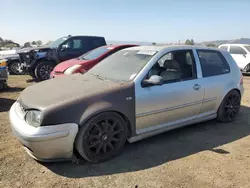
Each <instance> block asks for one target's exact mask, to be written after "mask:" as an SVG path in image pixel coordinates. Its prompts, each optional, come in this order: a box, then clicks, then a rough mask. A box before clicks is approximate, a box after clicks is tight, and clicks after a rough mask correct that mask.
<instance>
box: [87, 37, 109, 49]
mask: <svg viewBox="0 0 250 188" xmlns="http://www.w3.org/2000/svg"><path fill="white" fill-rule="evenodd" d="M91 44H92V46H93V48H96V47H99V46H103V45H105V44H106V43H105V40H104V38H93V39H91Z"/></svg>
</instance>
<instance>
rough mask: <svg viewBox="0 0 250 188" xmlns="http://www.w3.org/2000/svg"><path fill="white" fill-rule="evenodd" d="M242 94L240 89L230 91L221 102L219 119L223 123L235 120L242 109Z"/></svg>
mask: <svg viewBox="0 0 250 188" xmlns="http://www.w3.org/2000/svg"><path fill="white" fill-rule="evenodd" d="M240 102H241V95H240V94H239V92H238V91H236V90H232V91H230V92H229V93H228V94H227V95H226V96H225V97H224V99H223V101H222V102H221V105H220V107H219V110H218V114H217V120H218V121H221V122H223V123H229V122H231V121H233V120H234V119H235V117H236V115H237V114H238V113H239V111H240Z"/></svg>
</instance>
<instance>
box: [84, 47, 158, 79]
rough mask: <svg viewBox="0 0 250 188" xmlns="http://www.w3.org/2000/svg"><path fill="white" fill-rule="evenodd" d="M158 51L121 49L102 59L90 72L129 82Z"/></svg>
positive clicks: (105, 77) (106, 77)
mask: <svg viewBox="0 0 250 188" xmlns="http://www.w3.org/2000/svg"><path fill="white" fill-rule="evenodd" d="M156 53H157V51H152V50H132V49H131V50H121V51H118V52H116V53H114V54H113V55H111V56H109V57H107V58H106V59H104V60H103V61H101V62H100V63H99V64H97V65H96V66H94V67H93V68H92V69H90V71H89V72H88V73H90V74H93V75H95V76H98V77H100V78H103V79H108V80H112V81H118V82H129V81H131V80H133V79H134V78H135V76H136V75H137V74H138V73H139V72H140V70H141V69H142V68H143V67H144V66H145V65H146V64H147V63H148V62H149V60H150V59H151V58H152V57H153V56H154V55H155V54H156Z"/></svg>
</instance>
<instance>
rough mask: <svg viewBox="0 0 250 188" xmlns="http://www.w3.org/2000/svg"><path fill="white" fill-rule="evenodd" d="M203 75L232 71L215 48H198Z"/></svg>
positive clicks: (208, 75)
mask: <svg viewBox="0 0 250 188" xmlns="http://www.w3.org/2000/svg"><path fill="white" fill-rule="evenodd" d="M197 53H198V56H199V59H200V63H201V69H202V75H203V77H210V76H216V75H221V74H227V73H229V72H230V67H229V65H228V63H227V61H226V59H225V58H224V57H223V55H222V54H221V53H220V52H218V51H213V50H197Z"/></svg>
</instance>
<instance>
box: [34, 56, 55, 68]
mask: <svg viewBox="0 0 250 188" xmlns="http://www.w3.org/2000/svg"><path fill="white" fill-rule="evenodd" d="M46 61H47V62H50V63H53V64H54V65H55V66H56V65H57V63H56V61H54V60H48V59H46V58H40V59H37V60H36V61H35V62H34V64H33V65H32V67H33V68H36V66H37V65H38V64H39V63H42V62H46Z"/></svg>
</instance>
